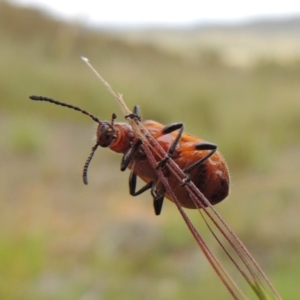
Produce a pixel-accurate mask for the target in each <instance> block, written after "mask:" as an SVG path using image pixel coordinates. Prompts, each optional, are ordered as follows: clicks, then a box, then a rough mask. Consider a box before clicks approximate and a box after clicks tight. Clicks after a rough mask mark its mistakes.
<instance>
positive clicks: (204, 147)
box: [180, 143, 217, 173]
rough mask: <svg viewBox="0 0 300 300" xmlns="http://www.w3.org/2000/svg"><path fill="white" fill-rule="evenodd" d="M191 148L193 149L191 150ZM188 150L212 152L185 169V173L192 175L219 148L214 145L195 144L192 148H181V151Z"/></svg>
mask: <svg viewBox="0 0 300 300" xmlns="http://www.w3.org/2000/svg"><path fill="white" fill-rule="evenodd" d="M189 148H191V149H189ZM188 150H192V151H195V150H211V151H210V152H209V153H208V154H206V155H205V156H204V157H202V158H200V159H199V160H198V161H196V162H195V163H193V164H191V165H190V166H188V167H186V168H185V169H183V172H184V173H190V172H191V171H192V170H194V169H195V168H197V167H198V166H200V165H201V164H202V163H203V162H205V161H206V160H207V159H208V158H209V157H211V156H212V155H213V154H214V153H215V152H216V151H217V146H216V145H214V144H210V143H198V144H194V145H192V146H187V147H184V148H181V149H180V151H188Z"/></svg>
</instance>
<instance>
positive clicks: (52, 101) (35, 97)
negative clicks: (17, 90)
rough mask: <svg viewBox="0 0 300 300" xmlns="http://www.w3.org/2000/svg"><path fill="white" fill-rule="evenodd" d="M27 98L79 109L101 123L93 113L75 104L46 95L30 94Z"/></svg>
mask: <svg viewBox="0 0 300 300" xmlns="http://www.w3.org/2000/svg"><path fill="white" fill-rule="evenodd" d="M29 98H30V99H31V100H35V101H47V102H50V103H53V104H56V105H61V106H65V107H68V108H72V109H75V110H77V111H80V112H82V113H83V114H85V115H87V116H89V117H91V118H92V119H93V120H94V121H95V122H97V123H99V124H100V123H101V122H100V120H99V119H98V118H97V117H95V116H94V115H92V114H90V113H89V112H87V111H86V110H83V109H81V108H79V107H77V106H74V105H71V104H67V103H63V102H60V101H57V100H54V99H52V98H48V97H44V96H35V95H31V96H29Z"/></svg>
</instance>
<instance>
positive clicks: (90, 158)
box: [82, 144, 99, 184]
mask: <svg viewBox="0 0 300 300" xmlns="http://www.w3.org/2000/svg"><path fill="white" fill-rule="evenodd" d="M98 146H99V145H98V144H96V145H95V146H94V147H93V148H92V151H91V154H90V155H89V157H88V158H87V160H86V162H85V164H84V167H83V175H82V177H83V182H84V184H88V178H87V171H88V168H89V165H90V162H91V160H92V158H93V156H94V153H95V151H96V150H97V148H98Z"/></svg>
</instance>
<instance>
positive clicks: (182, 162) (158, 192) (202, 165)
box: [30, 96, 229, 215]
mask: <svg viewBox="0 0 300 300" xmlns="http://www.w3.org/2000/svg"><path fill="white" fill-rule="evenodd" d="M30 99H32V100H37V101H47V102H50V103H53V104H57V105H62V106H65V107H68V108H71V109H75V110H77V111H80V112H82V113H83V114H85V115H88V116H89V117H91V118H92V119H93V120H94V121H95V122H97V123H98V128H97V133H96V138H97V142H96V145H95V146H94V147H93V148H92V152H91V154H90V156H89V157H88V159H87V161H86V163H85V165H84V170H83V181H84V183H85V184H87V170H88V166H89V163H90V161H91V159H92V157H93V155H94V153H95V151H96V149H97V148H98V146H101V147H109V148H110V149H111V150H113V151H115V152H117V153H122V154H123V158H122V161H121V171H124V170H126V169H127V167H128V168H129V169H130V170H131V173H130V175H129V192H130V194H131V195H132V196H138V195H140V194H142V193H143V192H145V191H146V190H148V189H150V190H151V195H152V197H153V205H154V211H155V214H156V215H159V214H160V212H161V209H162V204H163V200H164V197H166V198H168V199H170V200H171V201H173V199H172V198H171V197H170V195H168V193H166V188H165V187H164V185H163V184H162V183H161V182H160V180H159V178H158V175H157V172H156V170H155V169H154V168H153V167H152V165H151V164H150V162H149V160H148V158H147V156H146V154H145V153H144V151H143V149H142V148H141V147H140V146H141V140H140V139H139V138H138V137H136V136H135V134H134V131H133V129H132V127H131V126H130V125H129V124H128V123H115V119H116V115H115V114H113V115H112V120H111V121H100V120H99V119H98V118H97V117H95V116H93V115H92V114H90V113H88V112H87V111H85V110H83V109H81V108H79V107H76V106H73V105H70V104H66V103H63V102H60V101H57V100H54V99H51V98H47V97H43V96H30ZM140 116H141V114H140V110H139V108H138V107H137V106H135V107H134V110H133V114H132V116H131V115H130V116H127V117H137V118H139V119H140ZM143 126H144V127H145V128H146V129H147V130H148V132H149V133H150V135H151V136H152V137H153V138H154V139H156V140H157V142H158V143H159V144H160V146H161V147H162V148H163V149H164V150H165V152H166V153H167V156H166V157H165V158H164V159H163V160H160V161H159V162H158V166H157V167H161V168H163V169H164V174H165V176H166V177H167V178H168V182H169V184H170V187H171V188H172V190H173V191H174V194H175V196H176V198H177V199H178V201H179V203H180V205H181V206H183V207H186V208H197V206H196V205H195V203H194V201H193V199H192V198H191V196H190V195H189V193H188V191H187V190H186V189H185V188H184V187H183V185H180V184H179V183H178V180H177V178H176V177H175V176H174V174H172V172H169V170H168V167H167V165H166V164H167V160H168V158H170V157H171V158H172V159H173V160H174V161H175V163H176V164H177V165H178V166H179V167H180V168H181V169H182V170H183V172H184V173H186V174H187V176H188V178H189V180H191V181H193V182H194V184H195V185H196V186H197V188H198V189H199V190H200V191H201V192H202V193H203V194H204V196H205V197H206V198H207V199H208V200H209V202H210V203H211V204H217V203H219V202H220V201H222V200H223V199H224V198H226V197H227V195H228V192H229V172H228V168H227V166H226V163H225V161H224V158H223V157H222V155H221V154H220V153H219V152H218V151H217V146H216V145H214V144H211V143H208V142H205V141H204V140H202V139H200V138H198V137H195V136H193V135H190V134H187V133H184V132H183V130H184V125H183V124H182V123H172V124H170V125H167V126H164V125H162V124H160V123H157V122H155V121H150V120H148V121H144V122H143ZM137 176H138V177H140V178H141V179H142V180H144V181H145V182H146V185H145V186H143V187H142V188H141V189H139V190H138V191H136V182H137Z"/></svg>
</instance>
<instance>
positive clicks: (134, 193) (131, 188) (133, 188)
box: [129, 171, 153, 196]
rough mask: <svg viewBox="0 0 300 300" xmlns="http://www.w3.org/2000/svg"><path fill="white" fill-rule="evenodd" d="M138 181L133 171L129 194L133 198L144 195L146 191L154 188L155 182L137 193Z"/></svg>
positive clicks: (149, 183) (130, 177) (151, 182)
mask: <svg viewBox="0 0 300 300" xmlns="http://www.w3.org/2000/svg"><path fill="white" fill-rule="evenodd" d="M136 179H137V176H136V174H135V173H134V172H133V171H131V172H130V175H129V193H130V195H131V196H138V195H140V194H142V193H144V192H145V191H147V190H149V189H152V187H153V181H150V182H148V183H147V184H146V185H144V186H143V187H142V188H140V189H139V190H138V191H136V190H135V189H136Z"/></svg>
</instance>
